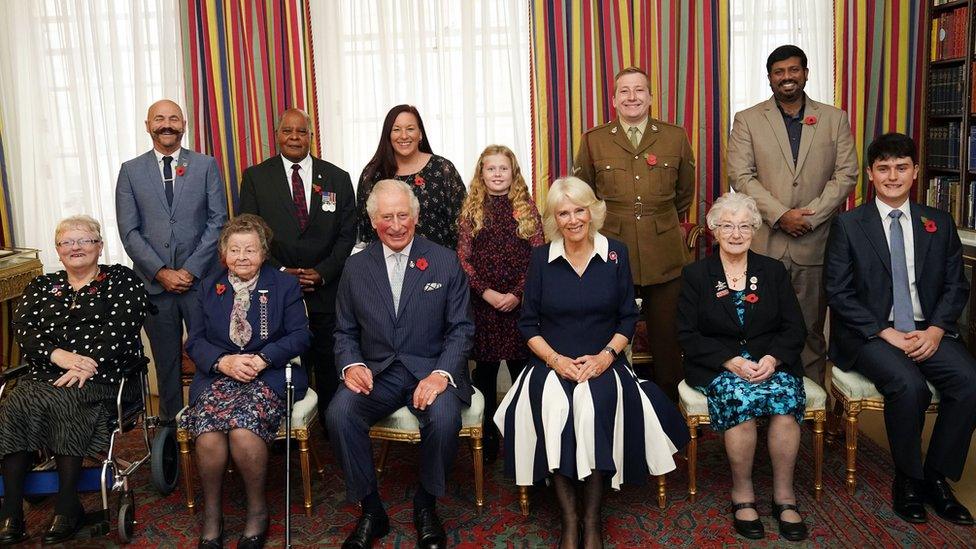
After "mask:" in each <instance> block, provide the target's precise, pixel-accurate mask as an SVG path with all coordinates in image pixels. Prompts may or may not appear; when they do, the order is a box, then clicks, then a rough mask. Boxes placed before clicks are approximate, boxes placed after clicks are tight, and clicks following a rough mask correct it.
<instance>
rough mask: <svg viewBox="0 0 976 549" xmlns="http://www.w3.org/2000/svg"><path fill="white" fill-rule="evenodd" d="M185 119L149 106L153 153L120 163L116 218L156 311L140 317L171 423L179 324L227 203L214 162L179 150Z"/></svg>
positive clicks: (194, 305) (165, 103) (212, 256)
mask: <svg viewBox="0 0 976 549" xmlns="http://www.w3.org/2000/svg"><path fill="white" fill-rule="evenodd" d="M185 129H186V120H185V119H184V118H183V111H182V109H180V106H179V105H177V104H176V103H174V102H173V101H170V100H168V99H163V100H161V101H157V102H155V103H153V104H152V106H151V107H149V113H148V115H147V116H146V131H147V132H149V135H150V137H152V142H153V149H152V150H151V151H149V152H146V153H144V154H142V155H140V156H137V157H136V158H133V159H132V160H129V161H127V162H125V163H123V164H122V169H121V170H119V180H118V184H117V185H116V188H115V215H116V217H117V220H118V225H119V235H120V236H121V237H122V246H123V247H124V248H125V252H126V253H127V254H128V255H129V257H130V258H131V259H132V263H133V269H134V270H135V271H136V274H138V275H139V278H141V279H142V281H143V282H144V283H145V284H146V291H147V292H148V293H149V300H150V302H152V304H153V305H154V306H155V307H156V309H157V310H158V312H157V313H156V314H152V315H149V316H148V317H147V318H146V334H147V335H148V336H149V346H150V347H152V354H153V362H154V363H155V366H156V380H157V385H158V388H159V405H160V406H159V407H160V411H159V416H160V418H161V420H162V423H163V424H164V425H166V424H172V423H173V422H174V420H175V418H176V414H177V413H178V412H179V411H180V409H182V408H183V384H182V383H181V381H180V368H181V366H182V363H183V361H182V357H183V352H182V349H183V325H184V323H185V324H186V325H187V326H188V327H192V326H191V324H192V323H193V321H194V319H195V317H196V316H197V314H196V313H197V309H198V302H197V295H196V289H197V286H198V285H199V281H200V280H201V279H203V278H206V277H207V275H209V274H210V273H211V272H212V270H214V269H215V267H218V261H217V237H218V236H220V229H221V228H222V227H223V226H224V223H225V222H226V221H227V199H226V198H225V194H224V184H223V182H222V181H221V178H220V170H219V169H218V167H217V161H216V160H214V158H213V157H212V156H207V155H204V154H199V153H196V152H194V151H191V150H188V149H185V148H182V147H181V146H180V141H182V139H183V132H184V131H185Z"/></svg>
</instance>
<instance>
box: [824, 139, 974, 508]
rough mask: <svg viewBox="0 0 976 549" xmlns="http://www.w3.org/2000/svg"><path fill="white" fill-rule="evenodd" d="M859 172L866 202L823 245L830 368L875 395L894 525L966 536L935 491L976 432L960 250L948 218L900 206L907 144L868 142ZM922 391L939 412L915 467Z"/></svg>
mask: <svg viewBox="0 0 976 549" xmlns="http://www.w3.org/2000/svg"><path fill="white" fill-rule="evenodd" d="M866 169H867V176H868V179H869V180H870V181H871V183H872V184H873V185H874V190H875V193H876V197H875V198H874V199H873V200H869V201H867V202H866V203H865V204H863V205H862V206H860V207H858V208H856V209H854V210H853V211H850V212H847V213H844V214H841V215H840V216H838V217H837V218H836V220H835V221H834V223H833V227H832V228H831V232H830V238H829V239H828V241H827V253H826V261H825V262H826V268H825V271H824V283H825V287H826V288H825V289H826V293H827V297H828V303H829V305H830V310H831V323H830V325H831V334H830V357H831V359H832V360H833V361H834V362H835V363H836V364H837V366H838V367H840V368H841V369H843V370H854V371H857V372H858V373H860V374H862V375H864V376H865V377H867V378H868V379H870V380H871V382H872V383H874V384H875V386H876V387H877V388H878V391H880V392H881V394H882V395H884V400H885V408H884V417H885V427H886V429H887V432H888V441H889V443H890V446H891V454H892V458H893V460H894V462H895V479H894V484H893V488H892V500H893V501H892V506H893V507H894V510H895V513H896V514H897V515H898V516H900V517H901V518H903V519H904V520H906V521H908V522H914V523H920V522H925V521H926V510H925V503H928V504H930V505H931V506H932V508H933V509H934V510H935V512H936V513H937V514H938V515H939V516H940V517H942V518H944V519H946V520H948V521H951V522H954V523H956V524H963V525H972V524H973V518H972V515H970V513H969V511H968V510H967V509H966V508H965V507H963V506H962V505H961V504H960V503H959V502H958V501H957V500H956V498H955V496H954V495H953V493H952V489H951V488H950V487H949V484H948V483H947V482H946V480H945V479H946V478H947V477H948V478H951V479H953V480H957V481H958V480H959V477H960V476H961V475H962V471H963V467H964V466H965V464H966V453H967V452H968V450H969V444H970V439H971V437H972V434H973V429H974V427H976V361H974V360H973V357H972V356H971V355H970V354H969V352H968V351H967V350H966V347H965V345H964V343H963V342H962V340H960V339H959V328H958V326H957V324H956V320H957V319H958V318H959V315H960V313H961V312H962V310H963V307H965V305H966V302H967V299H968V296H969V284H968V282H967V281H966V278H965V276H964V274H963V265H962V245H961V243H960V241H959V235H958V233H957V232H956V226H955V223H954V222H953V219H952V216H950V215H949V214H948V213H947V212H944V211H942V210H938V209H935V208H930V207H927V206H923V205H921V204H915V203H913V202H911V201H910V200H909V196H910V195H911V191H912V184H913V183H914V182H915V179H916V177H918V161H917V157H916V152H915V143H914V142H913V141H912V139H911V138H909V137H908V136H906V135H903V134H898V133H889V134H885V135H882V136H881V137H879V138H877V139H876V140H875V141H874V143H872V144H871V145H870V146H869V147H868V151H867V168H866ZM926 381H929V382H931V383H932V385H933V386H934V387H935V388H936V390H937V391H938V392H939V395H940V398H941V400H940V404H939V407H940V409H939V415H938V418H937V419H936V422H935V429H934V430H933V431H932V439H931V441H930V442H929V447H928V451H927V452H926V456H925V460H924V464H923V460H922V448H921V438H922V427H923V426H924V424H925V410H926V408H928V406H929V403H930V402H931V399H932V394H931V392H930V391H929V389H928V387H927V385H926Z"/></svg>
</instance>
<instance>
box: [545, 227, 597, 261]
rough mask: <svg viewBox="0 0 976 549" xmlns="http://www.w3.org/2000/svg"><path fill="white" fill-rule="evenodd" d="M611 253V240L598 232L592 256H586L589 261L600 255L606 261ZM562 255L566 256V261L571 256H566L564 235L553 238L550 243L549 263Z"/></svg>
mask: <svg viewBox="0 0 976 549" xmlns="http://www.w3.org/2000/svg"><path fill="white" fill-rule="evenodd" d="M609 253H610V241H609V240H607V237H605V236H603V235H602V234H600V233H596V236H594V237H593V253H591V254H590V257H588V258H586V261H587V263H589V261H590V260H591V259H593V256H595V255H598V256H600V259H602V260H603V261H604V262H606V260H607V255H608V254H609ZM560 257H563V258H566V261H569V258H568V257H566V245H565V244H564V243H563V239H562V237H559V238H557V239H555V240H553V241H552V243H551V244H550V245H549V263H552V262H553V261H555V260H556V259H557V258H560Z"/></svg>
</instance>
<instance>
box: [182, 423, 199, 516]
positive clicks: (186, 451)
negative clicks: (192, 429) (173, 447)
mask: <svg viewBox="0 0 976 549" xmlns="http://www.w3.org/2000/svg"><path fill="white" fill-rule="evenodd" d="M188 436H189V433H188V434H187V435H186V436H185V437H177V439H178V440H179V444H180V469H181V470H182V473H183V491H184V492H186V508H187V509H189V511H190V512H191V513H192V512H194V511H195V509H194V507H196V502H195V501H194V497H193V461H192V460H193V454H191V453H190V441H189V439H188V438H187V437H188Z"/></svg>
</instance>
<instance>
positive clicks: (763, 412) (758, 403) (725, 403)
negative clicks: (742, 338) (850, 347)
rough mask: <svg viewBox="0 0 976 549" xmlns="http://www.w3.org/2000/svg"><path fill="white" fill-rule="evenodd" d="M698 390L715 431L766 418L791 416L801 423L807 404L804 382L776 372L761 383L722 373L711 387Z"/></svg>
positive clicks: (784, 373) (729, 373)
mask: <svg viewBox="0 0 976 549" xmlns="http://www.w3.org/2000/svg"><path fill="white" fill-rule="evenodd" d="M697 389H698V390H699V391H701V392H703V393H705V396H706V397H707V398H708V415H709V419H710V420H711V423H712V428H713V429H715V430H716V431H726V430H728V429H731V428H732V427H735V426H736V425H738V424H740V423H744V422H746V421H749V420H750V419H755V418H757V417H763V416H775V415H790V416H793V417H795V418H796V421H797V423H799V422H802V421H803V413H804V410H805V409H806V404H807V395H806V392H805V391H804V390H803V380H802V379H800V378H797V377H794V376H791V375H790V374H788V373H786V372H776V373H774V374H773V375H772V376H770V378H769V379H767V380H766V381H763V382H762V383H752V382H750V381H746V380H744V379H742V378H741V377H739V376H737V375H735V374H733V373H732V372H722V373H721V374H720V375H719V376H718V377H716V378H715V379H714V380H712V382H711V383H709V384H708V387H698V388H697Z"/></svg>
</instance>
